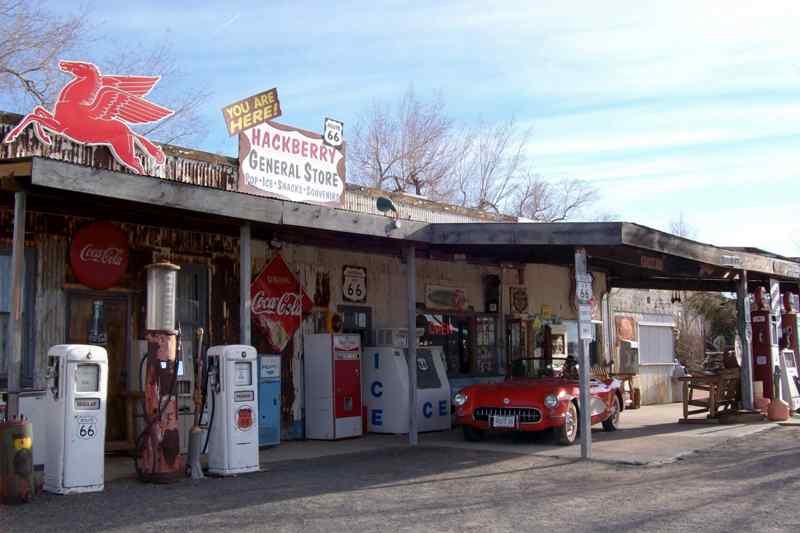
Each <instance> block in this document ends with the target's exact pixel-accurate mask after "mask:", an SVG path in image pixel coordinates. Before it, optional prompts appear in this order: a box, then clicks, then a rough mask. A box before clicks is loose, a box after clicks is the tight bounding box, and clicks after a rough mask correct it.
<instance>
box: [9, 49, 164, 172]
mask: <svg viewBox="0 0 800 533" xmlns="http://www.w3.org/2000/svg"><path fill="white" fill-rule="evenodd" d="M58 67H59V68H60V69H61V71H62V72H66V73H69V74H71V75H72V80H70V82H69V83H67V84H66V85H65V86H64V87H63V88H62V89H61V92H59V93H58V98H57V99H56V102H55V104H54V105H53V111H52V112H51V111H48V110H46V109H45V108H44V107H42V106H38V107H37V108H36V110H35V111H34V112H33V113H30V114H29V115H26V116H25V118H23V119H22V121H21V122H20V123H19V124H17V126H16V127H15V128H14V129H12V130H11V131H10V132H8V135H6V138H5V141H4V142H6V143H11V142H13V141H14V140H15V139H16V138H17V137H18V136H19V134H20V133H22V131H23V130H24V129H25V128H27V127H28V126H29V125H30V124H33V131H34V133H36V136H37V137H38V138H39V141H41V142H42V143H43V144H46V145H48V146H50V145H52V144H53V141H52V139H51V138H50V134H55V135H61V136H62V137H66V138H67V139H69V140H70V141H72V142H74V143H78V144H85V145H88V146H107V147H108V148H109V149H110V150H111V154H112V155H113V156H114V159H116V160H117V162H118V163H119V164H121V165H123V166H124V167H126V168H127V169H129V170H131V171H133V172H135V173H136V174H144V173H145V171H144V168H143V167H142V164H141V163H140V162H139V159H138V158H137V155H136V148H139V151H140V152H141V155H143V156H144V157H145V159H148V160H150V161H152V162H153V163H154V164H155V165H156V166H160V165H162V164H164V160H165V157H164V152H163V151H162V150H161V148H159V147H158V146H156V145H155V144H153V143H152V142H150V141H149V140H147V138H145V136H144V135H141V134H139V133H136V132H135V131H133V130H132V129H131V126H132V125H138V124H150V123H154V122H158V121H160V120H162V119H165V118H167V117H169V116H171V115H172V114H174V111H172V110H170V109H167V108H165V107H161V106H160V105H156V104H154V103H152V102H150V101H148V100H146V99H145V98H144V97H145V96H147V94H148V93H149V92H150V91H151V90H152V89H153V87H154V86H155V85H156V83H158V81H159V80H160V79H161V76H115V75H111V76H109V75H103V74H101V73H100V69H99V68H97V67H96V66H95V65H93V64H92V63H86V62H83V61H59V62H58Z"/></svg>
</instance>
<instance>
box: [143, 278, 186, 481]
mask: <svg viewBox="0 0 800 533" xmlns="http://www.w3.org/2000/svg"><path fill="white" fill-rule="evenodd" d="M178 270H180V267H178V266H177V265H173V264H171V263H155V264H152V265H148V267H147V316H146V330H147V331H146V332H145V339H146V341H147V354H146V355H145V356H144V358H143V359H142V364H141V365H140V377H139V380H140V383H141V380H142V373H143V372H142V370H145V369H146V371H145V372H144V374H145V375H146V382H145V383H144V386H143V388H142V390H143V393H144V411H143V412H144V430H143V431H142V433H141V434H140V435H139V438H138V439H137V441H136V455H135V462H136V473H137V475H138V477H139V479H140V480H141V481H145V482H151V483H169V482H173V481H177V480H178V479H179V478H181V477H182V476H183V475H184V470H185V467H184V459H183V456H182V455H181V454H180V434H179V430H178V402H177V396H176V385H177V378H178V373H179V371H180V366H181V365H180V362H179V356H180V355H181V354H180V352H181V341H180V331H179V329H176V327H175V326H176V324H175V297H176V289H177V287H176V284H177V272H178Z"/></svg>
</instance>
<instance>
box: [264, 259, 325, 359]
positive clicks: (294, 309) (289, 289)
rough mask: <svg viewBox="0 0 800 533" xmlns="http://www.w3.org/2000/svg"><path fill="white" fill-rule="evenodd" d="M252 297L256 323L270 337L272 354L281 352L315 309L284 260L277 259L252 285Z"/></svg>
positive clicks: (271, 262) (273, 260)
mask: <svg viewBox="0 0 800 533" xmlns="http://www.w3.org/2000/svg"><path fill="white" fill-rule="evenodd" d="M250 297H251V299H252V303H251V313H252V315H253V321H254V322H255V324H256V326H258V328H259V329H260V330H261V332H262V333H264V335H265V336H266V337H267V340H268V342H269V344H270V347H271V351H272V352H274V353H280V352H282V351H283V349H284V348H286V345H287V344H289V340H290V339H291V338H292V335H294V333H295V331H297V328H299V327H300V321H301V320H302V318H303V315H304V314H308V313H309V312H311V306H312V302H311V299H310V298H309V297H308V295H307V294H306V292H305V291H304V290H303V288H302V287H301V286H300V282H299V281H297V278H296V277H295V276H294V274H293V273H292V271H291V270H289V267H288V266H286V262H285V261H284V260H283V257H281V256H280V255H276V256H275V257H274V258H273V259H272V261H270V263H269V264H268V265H267V267H266V268H265V269H264V270H263V271H262V272H261V274H259V275H258V277H257V278H256V279H255V280H254V281H253V283H252V284H251V285H250Z"/></svg>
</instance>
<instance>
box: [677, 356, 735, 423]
mask: <svg viewBox="0 0 800 533" xmlns="http://www.w3.org/2000/svg"><path fill="white" fill-rule="evenodd" d="M678 380H679V381H681V382H683V418H681V419H680V420H678V422H682V423H690V422H719V418H720V417H721V416H723V415H725V414H727V413H728V412H730V411H735V410H736V408H737V406H738V403H739V390H740V389H739V384H740V382H739V380H740V370H739V369H738V368H726V369H724V370H721V371H720V372H715V373H708V374H706V373H694V374H692V375H689V376H682V377H680V378H678ZM696 391H702V392H705V393H706V395H705V397H698V396H695V392H696ZM692 407H695V408H696V409H692ZM698 414H706V416H705V417H704V418H690V416H692V415H698Z"/></svg>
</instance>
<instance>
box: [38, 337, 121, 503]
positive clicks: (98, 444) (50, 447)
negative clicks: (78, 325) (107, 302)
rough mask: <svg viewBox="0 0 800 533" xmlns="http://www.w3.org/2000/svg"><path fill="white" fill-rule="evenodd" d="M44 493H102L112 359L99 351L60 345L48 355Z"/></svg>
mask: <svg viewBox="0 0 800 533" xmlns="http://www.w3.org/2000/svg"><path fill="white" fill-rule="evenodd" d="M47 361H48V362H47V365H48V371H47V380H48V387H47V407H48V409H47V418H48V420H47V452H46V462H45V472H44V490H46V491H48V492H55V493H58V494H70V493H76V492H93V491H101V490H103V484H104V473H103V472H104V457H103V455H104V453H105V435H106V390H107V388H108V355H107V354H106V350H105V349H104V348H101V347H99V346H88V345H82V344H60V345H58V346H53V347H52V348H50V351H49V352H48V354H47Z"/></svg>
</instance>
